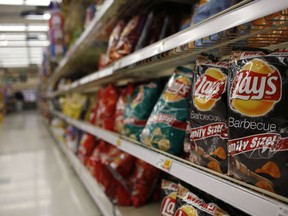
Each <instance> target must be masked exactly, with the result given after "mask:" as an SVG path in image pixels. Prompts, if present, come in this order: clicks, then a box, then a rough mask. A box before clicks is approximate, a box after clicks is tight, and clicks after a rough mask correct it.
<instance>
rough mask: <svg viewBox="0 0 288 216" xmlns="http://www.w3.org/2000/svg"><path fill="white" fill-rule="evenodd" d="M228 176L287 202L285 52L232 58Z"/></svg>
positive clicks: (245, 53)
mask: <svg viewBox="0 0 288 216" xmlns="http://www.w3.org/2000/svg"><path fill="white" fill-rule="evenodd" d="M231 58H232V64H231V74H230V77H229V89H230V92H229V100H228V101H229V107H228V108H229V119H228V126H229V142H228V153H229V159H228V160H229V174H230V175H232V176H233V177H235V178H237V179H240V180H243V181H245V182H247V183H250V184H253V185H255V186H257V187H260V188H262V189H265V190H268V191H270V192H275V193H277V194H280V195H283V196H286V197H287V196H288V184H287V182H288V169H287V164H288V130H287V128H288V112H287V109H288V100H287V95H286V94H285V93H286V92H288V73H287V72H288V49H278V50H276V51H274V52H272V53H270V54H268V55H267V53H266V52H265V50H264V51H262V50H252V51H249V50H246V51H245V50H244V51H242V50H238V51H234V52H233V53H232V57H231Z"/></svg>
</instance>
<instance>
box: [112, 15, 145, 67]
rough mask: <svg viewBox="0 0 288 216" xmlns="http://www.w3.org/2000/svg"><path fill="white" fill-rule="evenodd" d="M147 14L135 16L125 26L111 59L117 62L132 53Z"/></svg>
mask: <svg viewBox="0 0 288 216" xmlns="http://www.w3.org/2000/svg"><path fill="white" fill-rule="evenodd" d="M146 18H147V14H141V15H136V16H134V17H132V19H131V20H130V21H129V22H128V23H127V24H126V26H125V28H124V29H123V31H122V33H121V35H120V38H119V40H118V42H117V45H116V46H115V51H114V52H113V54H112V55H110V57H111V59H113V60H114V61H115V60H118V59H119V58H122V57H123V56H126V55H128V54H130V53H132V52H133V51H134V48H135V46H136V44H137V42H138V40H139V38H140V35H141V33H142V30H143V28H144V25H145V22H146Z"/></svg>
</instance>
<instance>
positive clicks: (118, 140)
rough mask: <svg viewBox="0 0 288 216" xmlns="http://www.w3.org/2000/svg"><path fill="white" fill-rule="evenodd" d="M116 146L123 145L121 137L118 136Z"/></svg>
mask: <svg viewBox="0 0 288 216" xmlns="http://www.w3.org/2000/svg"><path fill="white" fill-rule="evenodd" d="M116 146H118V147H119V146H121V139H120V138H117V140H116Z"/></svg>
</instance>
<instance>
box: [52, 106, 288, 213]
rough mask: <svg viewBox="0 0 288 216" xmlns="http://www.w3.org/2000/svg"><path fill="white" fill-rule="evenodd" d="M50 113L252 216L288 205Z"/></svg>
mask: <svg viewBox="0 0 288 216" xmlns="http://www.w3.org/2000/svg"><path fill="white" fill-rule="evenodd" d="M51 113H53V114H54V115H55V116H57V117H59V118H61V119H63V120H65V121H66V122H67V123H68V124H72V125H74V126H75V127H77V128H79V129H80V130H83V131H86V132H88V133H90V134H93V135H95V136H97V137H98V138H100V139H103V140H105V141H107V142H109V143H111V144H113V145H115V146H117V147H118V148H119V149H121V150H123V151H125V152H127V153H129V154H131V155H133V156H135V157H137V158H140V159H142V160H144V161H146V162H148V163H150V164H151V165H153V166H155V167H158V168H160V169H162V170H164V171H166V172H168V173H170V174H171V175H174V176H176V177H177V178H179V179H181V180H183V181H186V182H188V183H189V184H191V185H194V186H195V187H197V188H199V189H201V190H203V191H205V192H207V193H209V194H211V195H213V196H215V197H217V198H219V199H221V200H223V201H224V202H227V203H229V204H230V205H232V206H234V207H236V208H239V209H240V210H242V211H244V212H246V213H248V214H251V215H253V216H274V215H275V216H276V215H277V216H280V215H281V214H280V212H281V208H282V209H284V210H285V209H286V210H287V209H288V205H287V204H285V203H288V199H287V198H285V197H282V196H278V195H275V194H273V193H270V192H267V191H264V190H261V189H259V188H256V187H254V186H251V185H248V184H245V183H243V182H240V181H237V180H235V179H233V178H230V177H228V176H226V175H221V174H218V173H215V172H213V171H211V170H208V169H205V168H203V167H199V166H197V165H194V164H191V163H189V162H187V161H184V160H183V159H180V158H177V157H174V156H172V155H169V154H166V153H163V152H161V151H158V150H155V149H152V148H148V147H146V146H144V145H141V144H140V143H136V142H133V141H130V140H127V139H126V138H125V137H122V136H120V135H119V134H116V133H113V132H110V131H107V130H104V129H101V128H99V127H96V126H94V125H91V124H89V123H85V122H82V121H78V120H75V119H71V118H68V117H66V116H65V115H63V114H62V113H60V112H57V111H51ZM165 161H166V162H167V161H169V162H171V167H168V168H164V166H163V165H164V162H165ZM252 189H253V190H252ZM264 194H266V195H264ZM269 196H270V197H269ZM271 197H273V198H271ZM278 200H281V201H278ZM278 213H279V214H278ZM282 215H287V214H282Z"/></svg>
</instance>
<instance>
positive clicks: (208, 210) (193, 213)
mask: <svg viewBox="0 0 288 216" xmlns="http://www.w3.org/2000/svg"><path fill="white" fill-rule="evenodd" d="M194 190H195V192H194ZM196 194H197V195H196ZM200 194H201V193H200ZM201 198H202V197H199V195H198V190H197V189H194V188H193V187H191V186H190V185H188V184H187V183H184V182H181V183H179V184H178V189H177V198H176V209H175V214H174V216H183V215H185V216H214V215H217V216H229V214H228V213H227V212H226V211H224V210H223V209H221V208H220V207H219V206H218V205H217V204H215V203H212V202H210V203H205V201H204V200H203V199H201Z"/></svg>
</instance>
